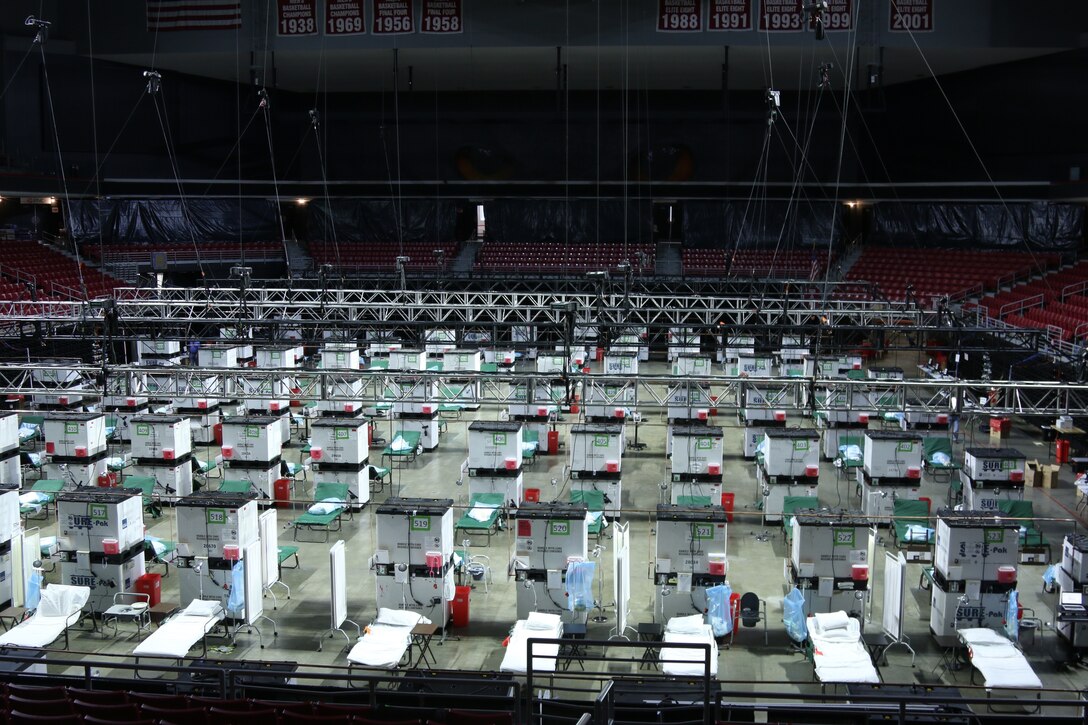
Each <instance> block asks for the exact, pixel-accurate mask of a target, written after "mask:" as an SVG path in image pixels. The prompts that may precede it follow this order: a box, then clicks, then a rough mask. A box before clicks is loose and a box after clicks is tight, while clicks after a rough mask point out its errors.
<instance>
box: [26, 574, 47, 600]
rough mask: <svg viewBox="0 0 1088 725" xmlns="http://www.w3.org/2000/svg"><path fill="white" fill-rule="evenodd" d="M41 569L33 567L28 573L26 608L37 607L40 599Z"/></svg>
mask: <svg viewBox="0 0 1088 725" xmlns="http://www.w3.org/2000/svg"><path fill="white" fill-rule="evenodd" d="M43 578H44V577H42V570H41V569H39V568H38V567H34V571H32V572H31V573H30V580H29V581H27V583H26V608H27V609H37V608H38V604H39V603H40V602H41V600H42V580H43Z"/></svg>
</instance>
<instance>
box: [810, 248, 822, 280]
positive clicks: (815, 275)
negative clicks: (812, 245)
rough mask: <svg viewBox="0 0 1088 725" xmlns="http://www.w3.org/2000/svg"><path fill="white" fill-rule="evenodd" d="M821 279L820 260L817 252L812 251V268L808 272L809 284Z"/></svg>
mask: <svg viewBox="0 0 1088 725" xmlns="http://www.w3.org/2000/svg"><path fill="white" fill-rule="evenodd" d="M819 277H820V258H819V257H818V256H816V250H815V249H813V250H812V267H811V268H810V269H809V271H808V280H809V282H815V281H816V280H817V279H819Z"/></svg>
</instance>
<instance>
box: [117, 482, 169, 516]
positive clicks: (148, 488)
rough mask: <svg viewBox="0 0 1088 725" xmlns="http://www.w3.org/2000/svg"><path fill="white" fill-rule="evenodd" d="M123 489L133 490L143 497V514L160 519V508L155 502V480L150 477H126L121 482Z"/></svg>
mask: <svg viewBox="0 0 1088 725" xmlns="http://www.w3.org/2000/svg"><path fill="white" fill-rule="evenodd" d="M121 485H122V486H123V487H124V488H135V489H138V490H139V491H140V495H141V496H142V497H143V503H144V512H145V513H146V514H147V515H149V516H150V517H151V518H153V519H157V518H160V517H162V506H160V505H159V503H158V502H157V501H156V500H155V479H154V478H152V477H151V476H126V477H125V478H124V480H122V481H121Z"/></svg>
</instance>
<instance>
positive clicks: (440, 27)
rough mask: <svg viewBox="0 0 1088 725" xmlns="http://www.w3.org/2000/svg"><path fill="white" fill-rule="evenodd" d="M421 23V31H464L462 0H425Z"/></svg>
mask: <svg viewBox="0 0 1088 725" xmlns="http://www.w3.org/2000/svg"><path fill="white" fill-rule="evenodd" d="M419 24H420V28H419V32H421V33H463V32H464V27H465V16H464V15H463V14H462V13H461V0H423V11H422V12H421V13H420V18H419Z"/></svg>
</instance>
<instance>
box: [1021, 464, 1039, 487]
mask: <svg viewBox="0 0 1088 725" xmlns="http://www.w3.org/2000/svg"><path fill="white" fill-rule="evenodd" d="M1042 465H1043V464H1041V463H1039V461H1037V460H1030V461H1027V463H1025V464H1024V486H1025V487H1032V488H1039V487H1041V486H1042V485H1043V471H1042Z"/></svg>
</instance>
